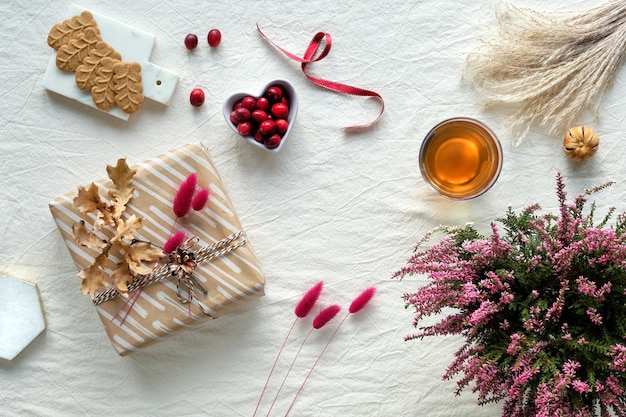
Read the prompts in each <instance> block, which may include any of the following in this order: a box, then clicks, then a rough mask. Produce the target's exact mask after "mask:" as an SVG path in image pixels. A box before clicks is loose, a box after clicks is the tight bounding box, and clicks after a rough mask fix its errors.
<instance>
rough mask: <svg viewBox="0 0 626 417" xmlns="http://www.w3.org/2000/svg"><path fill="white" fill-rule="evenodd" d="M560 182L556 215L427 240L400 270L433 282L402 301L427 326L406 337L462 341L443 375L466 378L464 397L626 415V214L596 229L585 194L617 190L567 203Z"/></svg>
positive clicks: (520, 413) (550, 411)
mask: <svg viewBox="0 0 626 417" xmlns="http://www.w3.org/2000/svg"><path fill="white" fill-rule="evenodd" d="M556 180H557V181H556V182H557V187H556V192H557V197H558V201H559V209H560V210H559V215H558V216H557V215H552V214H543V213H541V212H540V207H539V205H536V204H535V205H531V206H528V207H526V208H524V209H523V210H522V211H521V213H519V214H516V213H514V212H513V211H512V209H510V208H509V210H508V211H507V213H506V217H504V218H503V219H498V221H499V223H501V224H502V225H503V227H504V232H503V233H501V232H500V230H499V228H498V226H497V225H496V224H495V223H493V224H492V225H491V229H492V232H491V234H490V236H489V237H483V236H481V235H480V234H479V233H478V232H477V231H476V230H475V229H474V228H473V227H472V226H470V225H468V226H465V227H463V228H441V230H443V232H445V236H444V237H443V238H442V239H441V241H440V242H439V243H437V244H435V245H434V246H432V247H429V248H426V249H421V246H422V245H423V244H424V243H425V242H426V240H427V239H428V238H429V237H430V234H429V235H427V236H425V237H424V239H422V240H421V241H420V242H418V244H417V246H416V249H415V253H414V254H413V255H412V256H410V257H409V259H408V263H407V265H406V266H405V267H403V268H402V269H401V270H399V271H398V272H396V273H395V274H394V277H397V278H402V277H404V276H406V275H412V274H427V275H428V276H429V278H430V281H429V283H428V284H426V285H425V286H423V287H421V288H418V289H417V291H415V292H412V293H406V294H404V296H403V298H404V301H405V303H406V307H407V308H409V307H410V308H412V309H413V310H414V313H415V318H414V322H413V324H414V326H415V327H416V328H418V330H419V331H418V332H417V333H415V334H413V335H410V336H407V337H406V339H407V340H411V339H422V338H424V337H426V336H436V335H460V336H462V337H463V338H464V344H463V345H462V347H461V348H460V349H459V350H458V351H457V352H456V353H455V358H454V360H453V362H452V363H451V364H450V365H449V366H448V369H447V371H446V373H445V374H444V376H443V377H444V378H445V379H451V378H453V377H456V376H458V377H459V379H458V380H457V394H458V393H460V392H461V391H462V390H463V389H464V388H466V387H468V386H470V385H472V389H473V391H474V392H477V393H478V403H479V404H481V405H482V404H486V403H489V402H495V401H503V402H504V408H503V413H502V416H503V417H530V416H537V417H554V416H559V417H592V416H596V415H600V416H602V417H608V416H626V214H621V215H619V216H617V219H616V221H615V224H614V225H613V226H607V224H608V222H609V220H610V217H611V215H612V214H613V209H611V210H609V213H608V214H607V215H606V217H604V219H603V220H602V221H601V222H599V223H598V224H595V223H594V219H593V215H594V209H595V204H593V203H592V204H591V205H590V208H589V210H583V209H584V208H585V206H586V203H587V197H588V196H589V195H591V194H592V193H595V192H597V191H599V190H601V189H603V188H606V187H607V186H608V185H610V183H607V184H605V185H602V186H599V187H595V188H593V189H591V190H587V191H586V192H585V193H583V194H580V195H578V196H576V197H575V198H574V201H573V202H571V203H570V202H568V201H567V200H566V197H567V195H566V192H565V185H564V181H563V177H562V176H561V175H557V178H556ZM449 309H452V313H450V314H447V315H446V316H444V318H443V319H441V321H439V322H438V323H437V324H434V325H431V326H422V327H420V323H421V321H422V319H424V318H426V317H428V316H432V315H439V314H441V313H442V312H444V311H450V310H449Z"/></svg>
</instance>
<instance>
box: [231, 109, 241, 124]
mask: <svg viewBox="0 0 626 417" xmlns="http://www.w3.org/2000/svg"><path fill="white" fill-rule="evenodd" d="M230 121H231V122H232V123H233V124H234V125H236V124H237V123H239V119H237V114H236V113H235V110H233V111H231V112H230Z"/></svg>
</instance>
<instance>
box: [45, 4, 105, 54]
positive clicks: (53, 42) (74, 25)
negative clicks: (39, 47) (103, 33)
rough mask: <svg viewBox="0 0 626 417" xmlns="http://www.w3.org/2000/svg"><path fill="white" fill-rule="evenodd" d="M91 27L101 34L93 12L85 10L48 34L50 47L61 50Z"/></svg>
mask: <svg viewBox="0 0 626 417" xmlns="http://www.w3.org/2000/svg"><path fill="white" fill-rule="evenodd" d="M88 27H91V28H94V29H95V30H97V31H98V33H100V30H99V29H98V25H97V24H96V21H95V19H94V18H93V15H92V14H91V12H89V11H87V10H85V11H83V12H82V13H81V14H79V15H76V16H72V17H71V18H69V19H65V20H64V21H63V22H61V23H57V24H56V25H54V26H52V29H50V32H49V33H48V45H50V47H51V48H53V49H57V50H58V49H59V48H60V47H61V46H63V45H65V44H66V43H68V42H69V41H70V39H72V38H75V37H76V36H78V34H79V33H81V32H82V31H83V30H85V29H86V28H88Z"/></svg>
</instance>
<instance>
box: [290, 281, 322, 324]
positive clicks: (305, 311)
mask: <svg viewBox="0 0 626 417" xmlns="http://www.w3.org/2000/svg"><path fill="white" fill-rule="evenodd" d="M323 286H324V282H322V281H320V282H318V283H317V284H315V285H314V286H313V288H311V289H310V290H309V291H307V293H306V294H304V297H302V299H301V300H300V302H299V303H298V304H297V305H296V309H295V313H296V316H298V317H299V318H304V317H306V316H308V315H309V313H310V312H311V310H312V309H313V306H314V305H315V303H316V302H317V299H318V298H319V296H320V294H321V292H322V287H323Z"/></svg>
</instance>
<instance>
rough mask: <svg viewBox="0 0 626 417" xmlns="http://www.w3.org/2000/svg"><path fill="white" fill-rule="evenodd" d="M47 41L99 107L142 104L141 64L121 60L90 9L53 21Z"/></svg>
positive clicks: (58, 60) (59, 63) (129, 107)
mask: <svg viewBox="0 0 626 417" xmlns="http://www.w3.org/2000/svg"><path fill="white" fill-rule="evenodd" d="M48 45H50V46H51V47H52V48H54V49H57V55H56V66H57V68H59V69H60V70H62V71H66V72H75V73H76V75H75V79H76V86H77V87H78V88H79V89H81V90H84V91H90V92H91V97H92V98H93V101H94V104H95V105H96V107H97V108H98V109H100V110H104V111H108V110H110V109H112V108H113V106H115V105H116V104H117V105H118V106H119V107H120V108H121V109H122V110H123V111H124V112H125V113H126V114H132V113H134V112H136V111H137V110H138V109H139V107H141V105H142V104H143V101H144V95H143V85H142V84H141V65H140V64H139V63H137V62H122V56H121V55H120V53H119V52H117V51H116V50H115V49H114V48H113V47H112V46H110V45H109V44H107V43H106V42H105V41H104V40H103V39H102V37H101V36H100V30H99V29H98V25H97V24H96V21H95V19H94V18H93V15H92V14H91V13H90V12H88V11H84V12H82V13H81V14H80V15H77V16H74V17H72V18H70V19H66V20H64V21H63V22H61V23H59V24H56V25H54V27H53V28H52V30H51V31H50V33H49V34H48Z"/></svg>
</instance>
